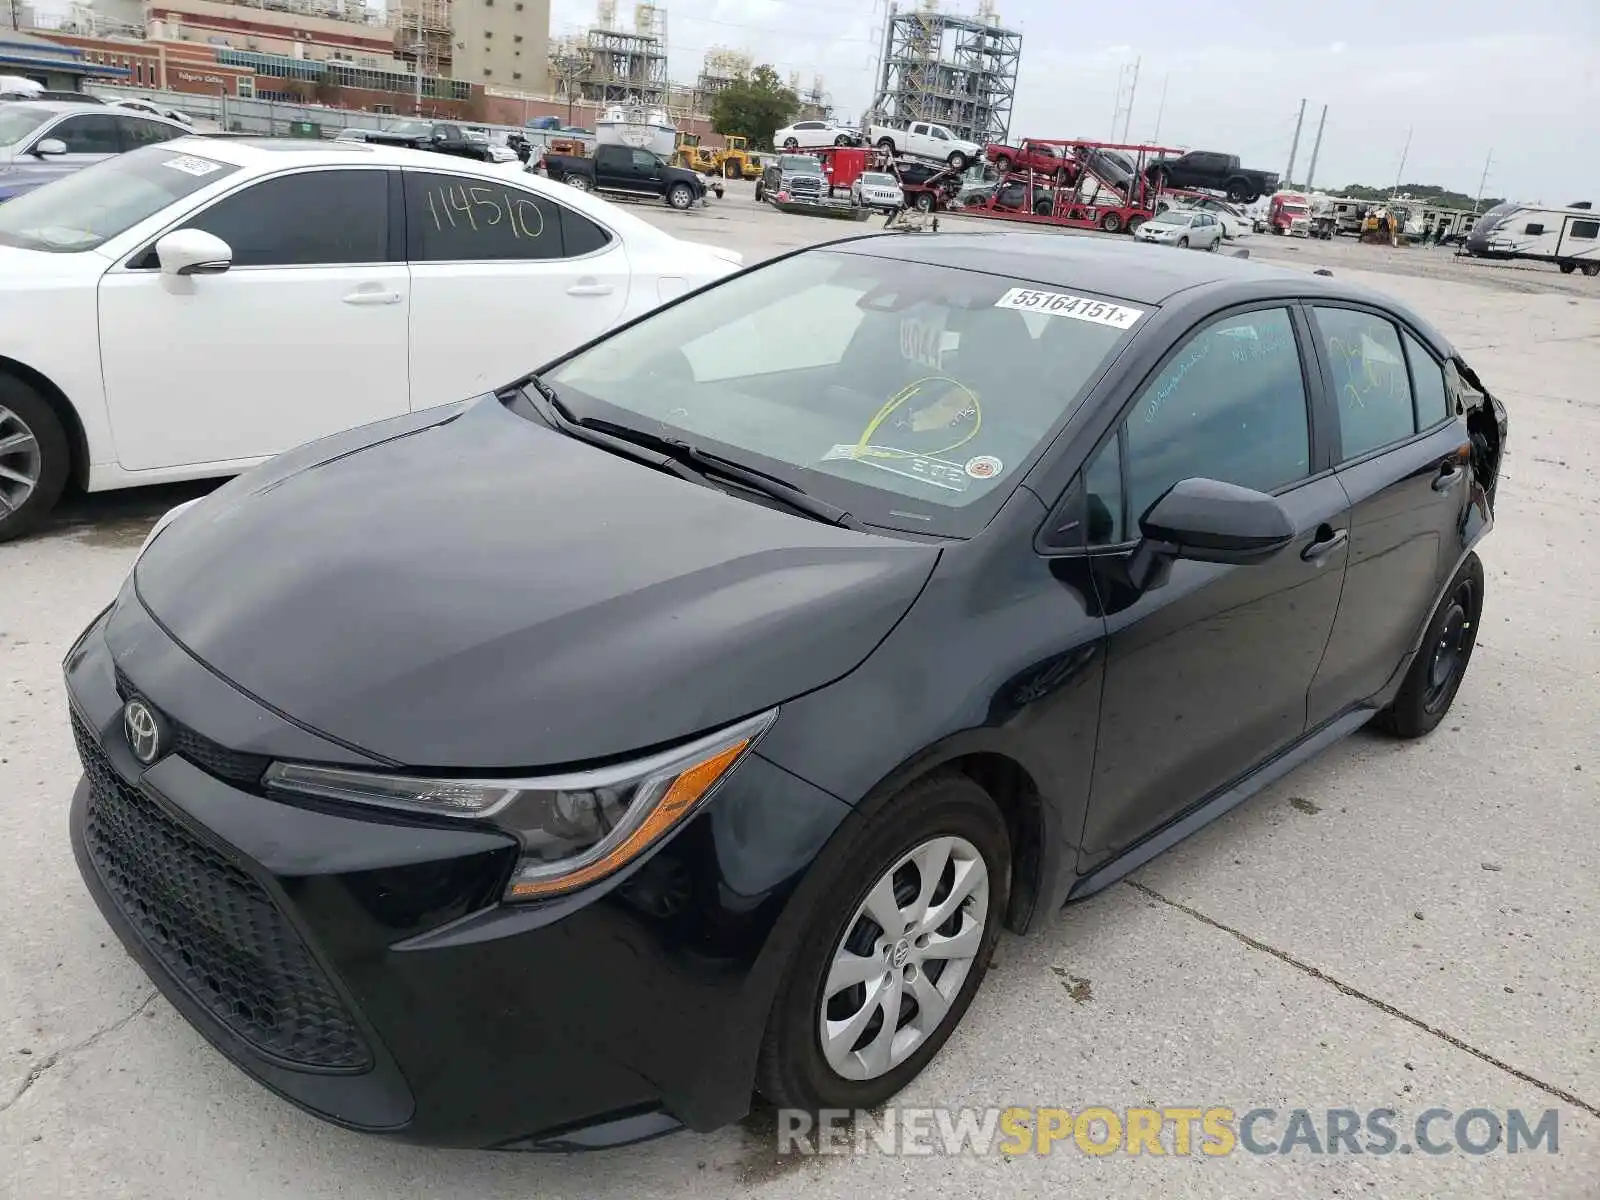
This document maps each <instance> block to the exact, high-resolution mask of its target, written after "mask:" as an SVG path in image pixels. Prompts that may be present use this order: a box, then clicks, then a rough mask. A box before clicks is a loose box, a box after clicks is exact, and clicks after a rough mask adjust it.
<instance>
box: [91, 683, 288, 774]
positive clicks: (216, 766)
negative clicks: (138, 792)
mask: <svg viewBox="0 0 1600 1200" xmlns="http://www.w3.org/2000/svg"><path fill="white" fill-rule="evenodd" d="M138 694H139V689H138V688H136V687H134V686H133V681H132V680H131V679H129V678H128V677H127V676H126V675H124V674H123V673H122V668H121V667H118V668H117V695H119V696H121V697H122V698H123V699H124V700H128V699H131V698H132V697H134V696H136V695H138ZM162 717H163V719H164V720H165V721H166V723H167V728H168V729H169V730H171V732H172V753H174V754H176V755H179V756H180V757H182V758H186V759H188V760H189V761H190V762H192V763H193V764H194V765H195V766H197V767H199V768H200V769H201V770H202V771H204V772H206V774H208V775H215V776H216V777H217V778H218V779H221V780H223V781H224V782H226V783H236V784H239V785H240V786H241V787H255V786H256V785H257V784H259V783H260V782H261V776H262V775H264V774H266V770H267V768H268V767H270V766H271V765H272V759H271V758H269V757H267V756H266V755H264V754H245V753H244V752H242V751H239V750H230V749H228V748H227V747H226V746H224V745H221V744H220V743H217V742H214V741H212V740H211V739H210V738H208V737H206V736H205V735H204V734H201V733H196V732H195V731H194V730H193V729H190V728H189V727H188V726H187V725H185V724H183V723H182V722H181V721H174V720H173V719H172V718H171V717H169V716H167V715H166V714H165V713H163V714H162Z"/></svg>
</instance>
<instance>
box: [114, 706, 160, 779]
mask: <svg viewBox="0 0 1600 1200" xmlns="http://www.w3.org/2000/svg"><path fill="white" fill-rule="evenodd" d="M122 732H123V735H124V736H125V737H127V739H128V749H130V750H132V751H133V756H134V758H136V759H138V760H139V762H140V763H141V764H143V765H144V766H147V767H148V766H149V765H150V764H151V763H153V762H155V761H156V759H158V758H160V757H161V751H162V745H161V743H162V741H163V738H162V736H161V734H162V729H161V720H160V718H159V717H157V716H156V714H155V712H154V711H153V710H152V709H151V708H150V706H149V705H148V704H146V703H145V702H144V701H143V700H129V701H128V703H127V704H125V705H124V706H123V708H122Z"/></svg>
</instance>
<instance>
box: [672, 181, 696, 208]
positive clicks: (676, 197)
mask: <svg viewBox="0 0 1600 1200" xmlns="http://www.w3.org/2000/svg"><path fill="white" fill-rule="evenodd" d="M666 200H667V204H668V205H670V206H671V207H673V208H676V209H679V210H680V211H681V210H683V209H686V208H689V207H690V206H691V205H693V204H694V189H693V188H692V187H690V186H689V185H688V184H687V183H675V184H673V185H672V186H671V187H669V188H668V189H667V195H666Z"/></svg>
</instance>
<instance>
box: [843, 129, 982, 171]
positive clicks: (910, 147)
mask: <svg viewBox="0 0 1600 1200" xmlns="http://www.w3.org/2000/svg"><path fill="white" fill-rule="evenodd" d="M866 140H867V142H868V143H870V144H871V145H874V146H876V147H877V148H878V149H880V150H886V151H888V152H889V153H890V154H914V155H916V156H917V157H918V158H932V159H937V160H938V161H939V162H946V163H949V164H950V165H951V166H952V167H954V168H955V169H956V170H958V171H960V170H963V169H965V168H966V167H967V166H968V165H970V164H971V163H974V162H976V161H977V160H978V159H979V158H980V157H982V154H983V147H982V146H980V145H978V144H977V143H976V142H964V141H962V140H961V139H960V138H958V137H957V136H956V135H955V134H953V133H951V132H950V131H949V130H948V129H946V128H945V127H944V126H943V125H934V124H931V123H930V122H927V121H913V122H912V123H911V124H910V125H909V126H907V127H906V128H905V129H890V128H888V127H887V126H884V125H869V126H867V130H866Z"/></svg>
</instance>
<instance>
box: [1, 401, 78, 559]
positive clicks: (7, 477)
mask: <svg viewBox="0 0 1600 1200" xmlns="http://www.w3.org/2000/svg"><path fill="white" fill-rule="evenodd" d="M70 457H71V450H70V448H69V444H68V442H67V435H66V433H65V432H64V431H63V429H62V428H61V419H60V418H59V417H57V416H56V414H55V410H54V409H52V408H51V407H50V405H49V404H47V403H45V401H44V399H43V397H41V396H40V395H39V393H38V392H36V391H34V390H33V388H31V387H29V386H28V385H27V384H25V383H23V382H22V381H21V380H20V379H16V378H13V377H11V376H9V375H0V542H9V541H11V540H12V539H13V538H19V537H22V536H23V535H24V534H27V533H31V532H32V531H33V530H34V529H35V528H36V527H37V526H38V524H39V522H40V521H41V520H43V519H44V517H45V515H46V514H48V513H49V511H50V510H51V509H52V508H54V507H55V503H56V501H57V500H58V499H59V498H60V496H61V491H62V489H63V488H64V487H66V484H67V474H68V467H69V466H70Z"/></svg>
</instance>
